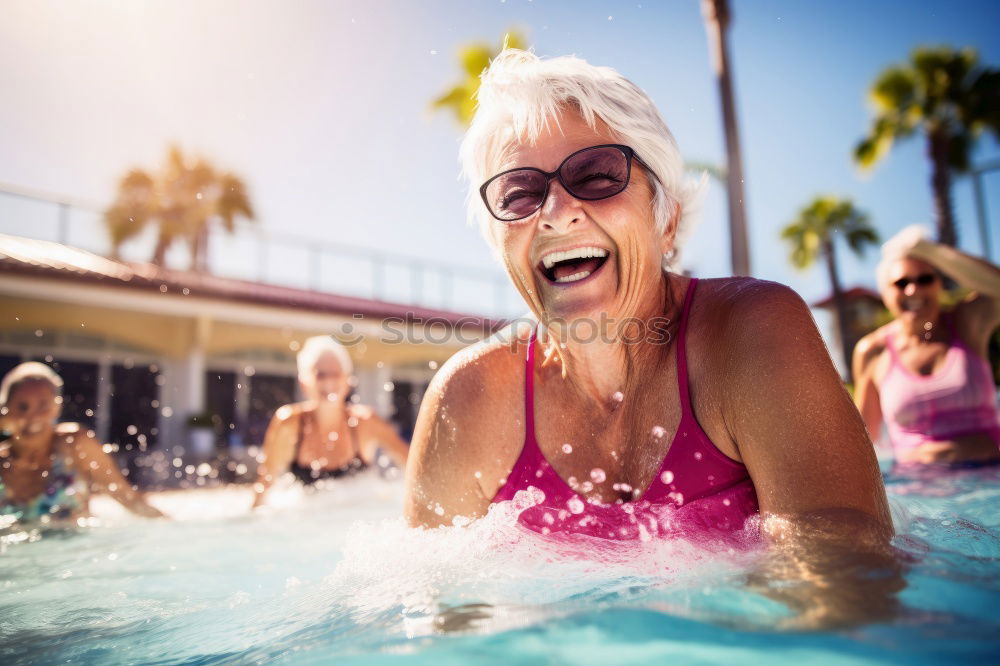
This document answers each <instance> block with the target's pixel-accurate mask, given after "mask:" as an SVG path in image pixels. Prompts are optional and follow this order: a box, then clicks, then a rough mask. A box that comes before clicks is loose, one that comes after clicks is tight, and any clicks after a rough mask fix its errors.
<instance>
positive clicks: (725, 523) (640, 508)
mask: <svg viewBox="0 0 1000 666" xmlns="http://www.w3.org/2000/svg"><path fill="white" fill-rule="evenodd" d="M697 282H698V281H697V279H693V280H691V283H690V285H689V286H688V290H687V295H686V296H685V298H684V308H683V310H682V313H681V321H680V327H679V331H678V335H677V384H678V387H679V391H680V402H681V419H680V423H679V425H678V427H677V433H676V434H675V435H674V438H673V441H672V442H671V444H670V448H669V449H667V453H666V455H665V456H664V458H663V461H662V462H661V463H660V467H659V469H658V470H657V471H656V474H655V475H654V476H653V480H652V482H651V483H650V484H649V487H647V488H646V491H645V492H644V493H642V495H641V496H640V497H639V499H637V500H635V501H631V502H617V503H613V504H603V503H600V502H596V501H590V500H587V499H585V498H584V497H582V496H581V495H579V494H578V493H576V492H575V491H574V490H573V489H572V488H570V487H569V485H567V483H566V482H565V481H563V479H562V478H561V477H560V476H559V474H558V473H557V472H556V471H555V470H554V469H553V467H552V465H551V464H550V463H549V461H548V460H546V459H545V456H544V455H543V454H542V451H541V449H540V448H539V446H538V442H537V440H536V439H535V425H534V400H533V399H534V377H533V374H534V373H533V372H532V369H533V367H534V349H535V344H534V343H535V336H534V335H533V336H532V338H531V342H530V343H529V345H528V353H527V362H526V364H525V368H526V378H525V390H524V410H525V415H526V427H525V437H524V447H523V448H522V450H521V455H520V456H519V457H518V459H517V462H516V463H514V468H513V469H512V470H511V472H510V475H509V476H508V477H507V482H506V483H505V484H504V485H503V486H502V487H501V488H500V490H498V491H497V494H496V496H495V497H494V498H493V501H494V502H501V501H505V500H510V499H513V498H514V496H515V494H517V493H518V492H519V491H523V490H528V491H529V492H530V493H531V494H533V495H534V500H533V501H538V499H540V498H541V497H542V495H544V499H541V501H540V503H538V504H535V505H533V506H530V507H529V508H527V509H526V510H525V511H523V512H522V513H521V514H520V519H519V520H520V522H521V523H522V524H523V525H525V526H527V527H529V528H530V529H532V530H534V531H536V532H542V533H544V534H548V533H550V532H571V533H575V534H585V535H588V536H595V537H602V538H606V539H636V538H648V537H653V536H660V535H668V534H678V533H690V532H691V530H692V529H695V530H704V529H709V530H723V531H725V532H732V531H736V530H740V529H742V527H743V525H744V523H745V522H746V520H747V518H749V517H750V516H752V515H755V514H756V513H757V494H756V491H755V490H754V486H753V482H752V481H751V480H750V476H749V475H748V474H747V469H746V467H744V466H743V465H742V464H740V463H738V462H736V461H734V460H732V459H730V458H728V457H726V456H725V455H724V454H723V453H722V452H721V451H719V449H717V448H716V447H715V445H714V444H713V443H712V441H711V440H710V439H709V438H708V435H706V434H705V432H704V431H703V430H702V429H701V426H700V425H698V422H697V420H696V419H695V417H694V412H693V411H692V409H691V401H690V396H689V395H688V378H687V359H686V357H685V344H684V343H685V333H686V329H687V321H688V313H689V311H690V309H691V302H692V300H693V297H694V290H695V285H696V283H697ZM539 491H540V492H539ZM529 496H530V495H529Z"/></svg>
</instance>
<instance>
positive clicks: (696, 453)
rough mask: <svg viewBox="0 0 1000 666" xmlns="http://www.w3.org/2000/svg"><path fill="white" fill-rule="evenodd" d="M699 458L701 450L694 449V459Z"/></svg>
mask: <svg viewBox="0 0 1000 666" xmlns="http://www.w3.org/2000/svg"><path fill="white" fill-rule="evenodd" d="M701 458H702V455H701V451H695V452H694V459H695V460H701Z"/></svg>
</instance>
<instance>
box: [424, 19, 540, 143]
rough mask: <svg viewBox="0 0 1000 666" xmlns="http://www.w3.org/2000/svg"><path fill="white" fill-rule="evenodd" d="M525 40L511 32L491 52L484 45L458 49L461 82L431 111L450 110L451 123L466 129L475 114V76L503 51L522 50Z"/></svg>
mask: <svg viewBox="0 0 1000 666" xmlns="http://www.w3.org/2000/svg"><path fill="white" fill-rule="evenodd" d="M527 47H528V46H527V40H525V38H524V37H523V36H522V35H521V34H520V33H519V32H517V31H515V30H511V31H509V32H507V33H506V34H504V36H503V39H502V40H500V48H498V49H494V48H492V47H491V46H490V45H489V44H487V43H485V42H477V43H475V44H467V45H466V46H463V47H462V48H461V49H459V52H458V59H459V61H460V64H461V66H462V70H463V72H464V74H463V78H462V80H461V81H460V82H459V83H458V84H456V85H455V86H453V87H452V88H451V90H449V91H448V92H446V93H444V94H443V95H441V96H440V97H438V98H437V99H435V100H434V101H433V102H431V108H432V109H451V110H452V112H453V113H454V114H455V120H457V121H458V123H459V124H460V125H461V126H462V127H468V126H469V124H470V123H471V122H472V117H473V116H474V115H475V114H476V93H477V92H479V83H480V78H479V76H480V75H481V74H482V73H483V70H485V69H486V68H487V67H489V66H490V60H492V59H493V58H495V57H496V56H497V55H498V54H499V53H500V52H501V51H503V50H504V49H508V48H509V49H525V48H527Z"/></svg>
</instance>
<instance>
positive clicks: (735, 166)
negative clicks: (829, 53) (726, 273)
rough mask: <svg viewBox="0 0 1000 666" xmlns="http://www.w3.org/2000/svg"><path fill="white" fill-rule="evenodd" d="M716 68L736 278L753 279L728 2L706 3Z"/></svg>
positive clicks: (704, 10)
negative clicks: (730, 45) (731, 66)
mask: <svg viewBox="0 0 1000 666" xmlns="http://www.w3.org/2000/svg"><path fill="white" fill-rule="evenodd" d="M701 10H702V14H703V15H704V17H705V30H706V31H707V32H708V41H709V50H710V52H711V54H712V65H713V67H714V68H715V77H716V79H717V81H718V83H719V98H720V101H721V102H722V122H723V128H724V130H725V135H726V192H727V195H728V196H727V199H728V202H729V251H730V255H731V259H732V269H733V275H750V245H749V241H748V239H747V217H746V209H745V207H744V205H743V160H742V157H741V154H740V136H739V131H738V129H737V124H736V98H735V95H734V94H733V84H732V81H731V78H730V66H729V44H728V40H727V37H726V34H727V32H728V30H729V21H730V19H731V14H730V12H729V3H728V2H727V0H702V2H701Z"/></svg>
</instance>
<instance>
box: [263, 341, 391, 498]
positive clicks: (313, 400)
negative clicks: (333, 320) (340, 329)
mask: <svg viewBox="0 0 1000 666" xmlns="http://www.w3.org/2000/svg"><path fill="white" fill-rule="evenodd" d="M296 362H297V365H298V374H299V384H300V385H301V386H302V392H303V393H304V395H305V397H306V400H305V401H304V402H300V403H295V404H291V405H285V406H283V407H281V408H279V409H278V410H277V411H276V412H275V414H274V418H272V419H271V424H270V425H269V426H268V428H267V433H266V434H265V435H264V453H263V460H262V461H261V463H260V467H259V470H258V477H257V483H256V484H254V503H253V506H254V508H256V507H258V506H260V505H261V504H264V503H265V501H266V498H267V494H268V491H269V490H270V489H271V487H272V485H273V484H274V482H275V481H276V480H277V479H278V478H279V477H281V476H282V475H283V474H285V473H287V472H291V473H292V474H293V475H294V476H295V478H297V479H298V480H299V481H301V482H302V483H303V484H305V485H312V484H314V483H316V482H317V481H321V480H325V479H336V478H340V477H343V476H347V475H350V474H354V473H356V472H359V471H361V470H363V469H365V468H366V467H368V466H369V465H372V464H373V463H374V462H375V452H376V449H377V448H379V447H381V448H382V449H383V450H384V451H385V452H386V453H387V454H388V455H389V457H390V458H391V459H392V461H393V462H394V463H395V464H396V465H398V466H400V467H403V466H405V464H406V456H407V453H408V452H409V446H408V445H407V443H406V442H404V441H403V440H402V439H401V438H400V437H399V435H398V434H397V433H396V431H395V429H394V428H393V427H392V426H391V425H390V424H388V423H386V422H385V421H383V420H382V419H381V418H379V417H378V416H377V415H376V414H375V413H374V412H373V411H372V409H371V408H370V407H367V406H365V405H355V404H349V403H348V402H347V397H348V394H349V392H350V384H351V381H350V380H351V376H352V374H353V371H354V365H353V363H352V362H351V357H350V355H349V354H348V353H347V350H346V349H344V347H343V346H342V345H341V344H339V343H338V342H336V341H335V340H334V339H333V338H331V337H330V336H327V335H321V336H317V337H313V338H309V339H308V340H306V342H305V344H304V345H303V346H302V350H301V351H300V352H299V354H298V357H297V358H296Z"/></svg>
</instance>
